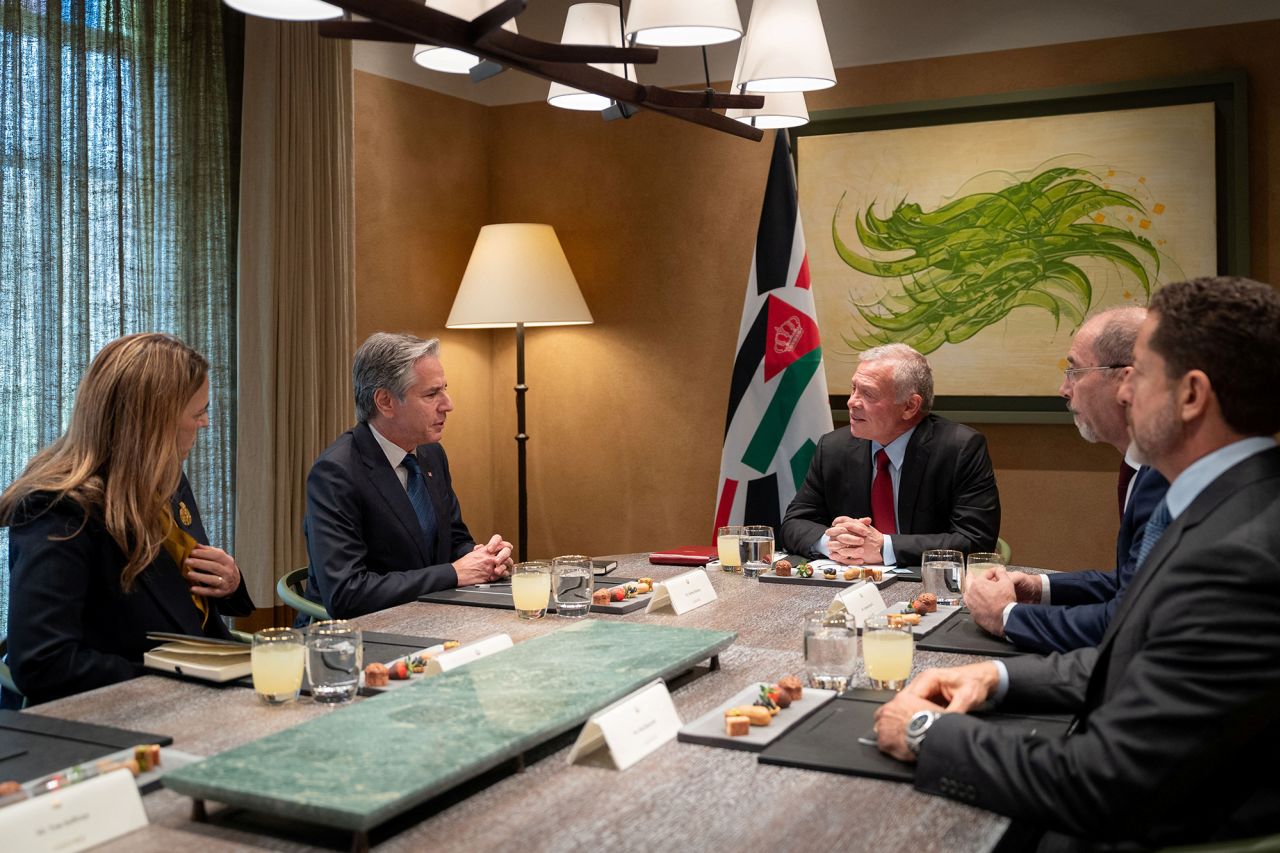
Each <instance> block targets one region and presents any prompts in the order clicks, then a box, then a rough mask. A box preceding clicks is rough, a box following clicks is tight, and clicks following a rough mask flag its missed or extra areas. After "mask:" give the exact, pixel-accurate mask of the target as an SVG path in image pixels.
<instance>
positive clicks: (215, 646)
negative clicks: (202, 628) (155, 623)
mask: <svg viewBox="0 0 1280 853" xmlns="http://www.w3.org/2000/svg"><path fill="white" fill-rule="evenodd" d="M147 639H149V640H167V641H168V642H166V643H164V645H160V646H156V647H155V648H154V649H152V650H151V651H149V652H146V653H145V654H143V656H142V662H143V664H144V665H146V666H147V667H149V668H151V669H159V670H163V671H164V672H175V673H177V674H178V675H185V676H188V677H190V678H201V679H204V680H205V681H218V682H222V681H232V680H234V679H237V678H243V677H244V676H246V675H248V674H249V673H250V672H251V671H252V669H253V664H252V663H251V659H250V654H251V652H252V647H251V646H250V645H249V644H248V643H238V642H236V641H235V640H214V639H211V638H209V637H199V636H186V635H184V634H162V633H156V634H148V635H147Z"/></svg>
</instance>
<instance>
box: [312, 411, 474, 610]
mask: <svg viewBox="0 0 1280 853" xmlns="http://www.w3.org/2000/svg"><path fill="white" fill-rule="evenodd" d="M415 455H416V456H417V457H418V465H419V466H420V467H421V468H422V473H423V475H425V477H426V481H427V494H428V495H430V497H431V505H432V507H433V508H434V509H435V513H436V521H437V524H438V532H437V534H436V541H435V542H434V543H428V542H427V541H426V538H425V536H424V535H423V533H422V528H421V527H420V526H419V525H418V516H417V515H416V514H415V513H414V511H413V504H411V503H409V495H408V494H407V493H406V492H405V490H404V487H403V486H401V485H400V481H399V479H397V478H396V472H395V471H394V470H393V469H392V467H391V466H390V465H389V464H388V463H387V456H386V454H385V453H383V452H382V447H381V445H379V444H378V440H377V439H376V438H375V437H374V435H373V432H372V431H371V430H370V429H369V426H368V425H367V424H357V425H356V426H355V427H354V428H352V429H349V430H347V431H346V432H344V433H343V434H342V435H340V436H338V438H337V440H336V441H334V443H333V444H331V445H329V447H328V448H326V449H325V451H324V452H323V453H321V454H320V456H319V457H318V458H317V459H316V461H315V464H314V465H312V466H311V473H310V474H308V475H307V512H306V516H305V518H304V519H303V525H302V529H303V533H305V534H306V537H307V555H308V557H309V558H310V560H311V571H310V573H309V574H308V576H307V589H306V597H307V598H309V599H310V600H312V601H315V602H318V603H320V604H322V605H323V606H324V608H325V609H326V610H328V611H329V615H330V616H332V617H333V618H334V619H347V618H350V617H353V616H360V615H362V614H365V613H372V612H374V611H375V610H384V609H386V608H388V607H394V606H395V605H397V604H406V603H408V602H410V601H416V600H417V599H418V596H420V595H423V594H425V593H428V592H435V591H436V590H441V589H450V588H452V587H455V586H457V583H458V575H457V573H456V572H455V571H454V570H453V566H452V565H450V563H452V562H453V561H454V560H456V559H458V558H459V557H461V556H462V555H464V554H466V553H468V552H470V551H471V549H472V548H473V547H474V546H475V542H474V541H473V540H472V538H471V532H470V531H469V530H467V525H466V524H464V523H463V521H462V508H461V507H460V506H459V505H458V497H457V495H455V494H454V493H453V482H452V480H451V479H450V477H449V460H448V457H446V456H445V453H444V448H442V447H441V446H440V445H438V444H424V445H422V446H420V447H419V448H418V449H417V451H416V453H415Z"/></svg>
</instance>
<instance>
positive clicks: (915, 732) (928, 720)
mask: <svg viewBox="0 0 1280 853" xmlns="http://www.w3.org/2000/svg"><path fill="white" fill-rule="evenodd" d="M941 716H942V715H941V714H939V713H938V712H937V711H916V712H915V713H914V714H912V715H911V719H910V720H908V721H907V749H909V750H911V754H912V755H919V754H920V744H922V743H924V736H925V735H926V734H928V733H929V727H930V726H932V725H933V721H934V720H936V719H938V718H939V717H941Z"/></svg>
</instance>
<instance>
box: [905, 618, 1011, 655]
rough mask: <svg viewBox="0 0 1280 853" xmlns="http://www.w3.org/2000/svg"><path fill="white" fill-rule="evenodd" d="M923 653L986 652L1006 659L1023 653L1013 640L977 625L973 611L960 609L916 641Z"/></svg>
mask: <svg viewBox="0 0 1280 853" xmlns="http://www.w3.org/2000/svg"><path fill="white" fill-rule="evenodd" d="M916 648H917V649H919V650H920V651H922V652H950V653H951V654H956V655H985V656H986V657H994V658H1007V657H1013V656H1014V655H1017V654H1021V652H1019V651H1018V649H1017V647H1015V646H1014V645H1013V644H1012V643H1009V642H1007V641H1005V640H1002V639H1000V638H999V637H993V636H991V635H990V634H988V633H987V632H986V631H984V630H982V629H981V628H979V627H978V623H976V622H974V621H973V614H971V613H970V612H969V611H968V610H961V611H960V612H959V613H957V614H956V615H955V616H952V617H951V618H950V619H948V620H947V621H946V622H944V623H943V624H942V625H940V626H939V627H938V628H937V630H935V631H932V632H931V633H930V634H929V636H927V637H925V638H924V639H923V640H919V641H917V642H916Z"/></svg>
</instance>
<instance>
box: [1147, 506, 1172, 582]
mask: <svg viewBox="0 0 1280 853" xmlns="http://www.w3.org/2000/svg"><path fill="white" fill-rule="evenodd" d="M1172 520H1173V519H1172V517H1171V516H1170V515H1169V505H1168V504H1167V503H1165V502H1164V501H1163V500H1162V501H1160V503H1159V504H1157V505H1156V508H1155V509H1154V510H1152V511H1151V517H1150V518H1148V519H1147V526H1146V527H1145V528H1144V529H1143V531H1142V546H1141V547H1139V548H1138V566H1139V568H1141V567H1142V565H1143V564H1144V563H1146V562H1147V555H1148V554H1150V553H1151V549H1152V548H1154V547H1156V542H1158V541H1160V536H1161V535H1162V534H1163V533H1164V529H1165V528H1166V527H1168V526H1169V522H1170V521H1172Z"/></svg>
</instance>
